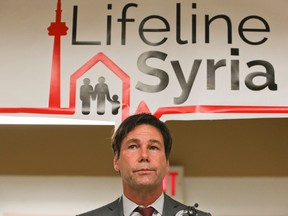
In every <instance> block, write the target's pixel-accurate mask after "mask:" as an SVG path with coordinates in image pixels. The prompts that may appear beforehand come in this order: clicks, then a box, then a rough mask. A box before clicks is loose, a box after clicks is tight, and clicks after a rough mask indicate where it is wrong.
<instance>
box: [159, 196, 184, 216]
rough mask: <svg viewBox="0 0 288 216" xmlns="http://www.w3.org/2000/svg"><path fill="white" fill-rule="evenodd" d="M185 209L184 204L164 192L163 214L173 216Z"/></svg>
mask: <svg viewBox="0 0 288 216" xmlns="http://www.w3.org/2000/svg"><path fill="white" fill-rule="evenodd" d="M183 209H185V205H183V204H182V203H180V202H177V201H176V200H173V199H172V198H170V197H169V196H167V195H166V194H164V207H163V215H164V216H175V215H176V214H177V212H179V211H180V210H183Z"/></svg>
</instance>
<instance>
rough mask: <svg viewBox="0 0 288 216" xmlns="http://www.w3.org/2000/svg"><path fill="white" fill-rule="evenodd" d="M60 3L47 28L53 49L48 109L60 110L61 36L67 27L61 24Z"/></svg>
mask: <svg viewBox="0 0 288 216" xmlns="http://www.w3.org/2000/svg"><path fill="white" fill-rule="evenodd" d="M61 13H62V10H61V1H60V0H58V2H57V9H56V20H55V22H52V23H51V25H50V26H49V27H48V31H49V32H48V35H50V36H54V48H53V57H52V71H51V80H50V95H49V108H60V106H61V99H60V98H61V88H60V86H61V84H60V82H61V79H60V72H61V68H60V67H61V65H60V62H61V55H60V54H61V50H60V48H61V36H63V35H66V34H67V30H68V27H67V26H66V25H65V22H61Z"/></svg>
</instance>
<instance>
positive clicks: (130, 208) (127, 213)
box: [122, 193, 164, 216]
mask: <svg viewBox="0 0 288 216" xmlns="http://www.w3.org/2000/svg"><path fill="white" fill-rule="evenodd" d="M122 198H123V212H124V216H141V214H140V213H139V212H134V210H135V208H137V207H138V205H137V204H136V203H134V202H132V201H131V200H129V199H128V198H127V197H126V196H125V195H124V194H123V195H122ZM163 206H164V193H162V194H161V196H160V197H158V199H157V200H156V201H155V202H154V203H152V204H151V205H149V206H146V207H153V208H154V209H155V211H154V213H153V216H162V213H163Z"/></svg>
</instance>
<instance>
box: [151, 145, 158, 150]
mask: <svg viewBox="0 0 288 216" xmlns="http://www.w3.org/2000/svg"><path fill="white" fill-rule="evenodd" d="M150 149H151V150H159V148H158V147H157V146H150Z"/></svg>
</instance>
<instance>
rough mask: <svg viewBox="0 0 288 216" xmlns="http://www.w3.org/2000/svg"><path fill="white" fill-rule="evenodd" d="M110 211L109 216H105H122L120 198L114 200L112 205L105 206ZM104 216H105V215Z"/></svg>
mask: <svg viewBox="0 0 288 216" xmlns="http://www.w3.org/2000/svg"><path fill="white" fill-rule="evenodd" d="M107 207H108V209H109V210H110V213H111V214H109V215H107V216H123V201H122V197H120V198H119V199H117V200H115V201H114V202H113V203H111V204H110V205H109V206H107ZM105 216H106V215H105Z"/></svg>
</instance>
